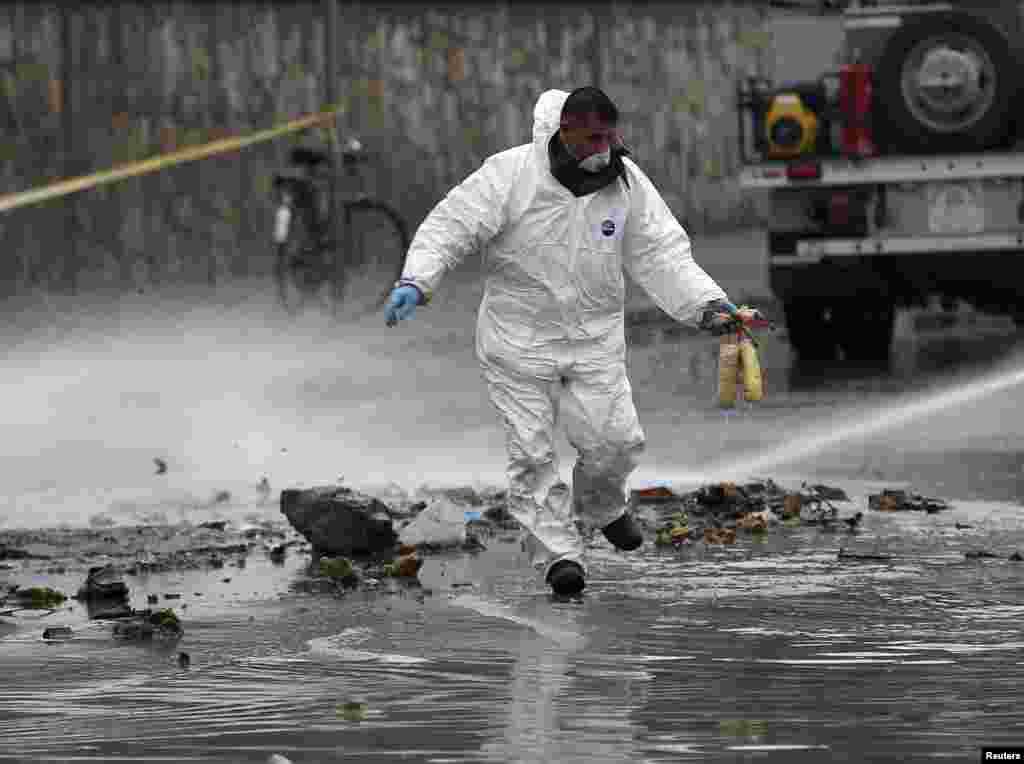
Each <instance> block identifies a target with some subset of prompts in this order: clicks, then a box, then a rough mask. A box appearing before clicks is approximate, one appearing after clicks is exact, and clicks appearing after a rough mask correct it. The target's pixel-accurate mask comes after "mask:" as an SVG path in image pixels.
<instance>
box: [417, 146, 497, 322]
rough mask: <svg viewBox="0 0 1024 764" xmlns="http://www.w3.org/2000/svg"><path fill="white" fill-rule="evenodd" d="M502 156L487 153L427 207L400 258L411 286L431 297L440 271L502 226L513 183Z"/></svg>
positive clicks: (448, 268)
mask: <svg viewBox="0 0 1024 764" xmlns="http://www.w3.org/2000/svg"><path fill="white" fill-rule="evenodd" d="M511 175H512V174H511V173H509V172H508V169H507V160H506V161H505V162H501V161H499V160H498V158H497V156H495V157H490V158H488V159H487V160H486V161H485V162H484V164H483V165H482V166H481V167H480V168H479V169H478V170H476V172H474V173H473V174H472V175H470V176H469V177H468V178H466V179H465V180H464V181H462V183H460V184H459V185H457V186H456V187H455V188H453V189H452V190H451V191H449V192H448V194H447V195H446V196H445V197H444V199H442V200H441V201H440V202H438V203H437V205H436V206H435V207H434V208H433V209H432V210H431V211H430V214H428V215H427V217H426V218H425V219H424V221H423V223H421V224H420V227H419V228H418V229H417V231H416V235H415V236H414V237H413V240H412V244H411V245H410V246H409V252H408V253H407V255H406V258H405V268H404V269H403V271H402V282H403V283H407V284H412V285H414V286H416V287H417V288H418V289H419V290H420V292H422V293H423V296H424V302H430V299H431V297H432V296H433V293H434V291H435V290H436V289H437V287H438V286H439V285H440V283H441V280H442V278H443V277H444V275H445V273H446V272H447V271H449V270H451V269H453V268H455V267H456V266H458V265H459V264H460V263H461V262H462V261H463V260H465V259H466V257H467V255H469V254H470V253H471V252H476V251H479V250H480V249H481V248H482V247H483V246H484V245H485V244H487V242H489V241H490V240H491V239H492V238H494V237H495V236H496V235H497V234H498V233H499V232H500V231H501V230H502V228H503V227H504V225H505V221H506V219H507V201H508V196H509V192H510V189H511V188H512V185H513V180H514V178H513V177H510V176H511Z"/></svg>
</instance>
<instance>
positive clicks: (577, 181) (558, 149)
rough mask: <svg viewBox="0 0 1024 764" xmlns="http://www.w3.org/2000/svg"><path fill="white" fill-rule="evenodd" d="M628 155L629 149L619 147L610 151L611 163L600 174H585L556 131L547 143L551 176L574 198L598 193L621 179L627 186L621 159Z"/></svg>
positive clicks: (627, 181) (627, 182) (627, 180)
mask: <svg viewBox="0 0 1024 764" xmlns="http://www.w3.org/2000/svg"><path fill="white" fill-rule="evenodd" d="M628 155H629V149H627V148H625V147H624V146H619V147H616V148H613V149H612V161H611V162H610V163H609V164H608V166H607V167H605V168H604V169H603V170H601V172H587V171H586V170H584V169H583V168H582V167H580V165H579V161H578V160H577V159H576V158H575V157H574V156H573V155H572V154H570V153H569V149H567V148H566V147H565V144H563V143H562V140H561V139H560V138H559V137H558V132H557V131H556V132H555V134H554V135H552V136H551V140H550V141H548V157H549V159H550V160H551V174H552V175H554V176H555V179H556V180H557V181H558V182H559V183H561V184H562V185H563V186H565V187H566V188H567V189H569V190H570V191H572V192H573V194H575V195H576V196H586V195H587V194H592V193H594V192H595V191H600V190H601V189H602V188H604V187H605V186H607V185H609V184H611V183H614V182H615V179H616V178H619V177H621V178H622V182H623V183H625V184H626V186H627V187H628V186H629V179H628V178H627V177H626V166H625V165H624V164H623V163H622V157H624V156H628Z"/></svg>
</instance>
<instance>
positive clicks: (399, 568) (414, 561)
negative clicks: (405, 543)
mask: <svg viewBox="0 0 1024 764" xmlns="http://www.w3.org/2000/svg"><path fill="white" fill-rule="evenodd" d="M422 566H423V560H421V559H420V558H419V557H418V556H417V555H416V553H415V552H413V553H412V554H403V555H401V556H400V557H399V558H398V559H397V560H395V561H393V562H389V563H385V565H384V575H385V576H390V577H392V578H416V575H417V574H418V573H419V572H420V568H421V567H422Z"/></svg>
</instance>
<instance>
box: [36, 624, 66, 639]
mask: <svg viewBox="0 0 1024 764" xmlns="http://www.w3.org/2000/svg"><path fill="white" fill-rule="evenodd" d="M71 637H72V632H71V627H70V626H49V627H47V628H45V629H43V639H71Z"/></svg>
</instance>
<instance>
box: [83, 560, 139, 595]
mask: <svg viewBox="0 0 1024 764" xmlns="http://www.w3.org/2000/svg"><path fill="white" fill-rule="evenodd" d="M127 596H128V584H126V583H125V582H124V578H123V576H122V575H121V571H120V569H119V568H117V566H115V565H95V566H93V567H91V568H89V574H88V576H86V579H85V583H83V584H82V585H81V587H79V589H78V593H77V594H76V595H75V599H76V600H78V601H79V602H87V601H92V600H107V599H123V598H125V597H127Z"/></svg>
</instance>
